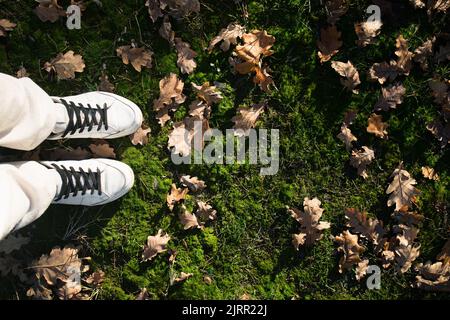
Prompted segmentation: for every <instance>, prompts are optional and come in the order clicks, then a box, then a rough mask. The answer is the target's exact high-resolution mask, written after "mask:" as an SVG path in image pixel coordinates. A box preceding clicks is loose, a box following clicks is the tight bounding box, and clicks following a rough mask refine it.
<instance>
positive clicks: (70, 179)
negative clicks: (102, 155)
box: [51, 164, 102, 201]
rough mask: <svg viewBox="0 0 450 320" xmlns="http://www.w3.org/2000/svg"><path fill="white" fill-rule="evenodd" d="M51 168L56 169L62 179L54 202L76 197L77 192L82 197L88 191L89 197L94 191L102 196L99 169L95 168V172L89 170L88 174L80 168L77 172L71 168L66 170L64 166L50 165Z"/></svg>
mask: <svg viewBox="0 0 450 320" xmlns="http://www.w3.org/2000/svg"><path fill="white" fill-rule="evenodd" d="M51 166H52V167H53V168H55V169H56V171H57V172H58V173H59V175H60V176H61V179H62V186H61V190H60V192H59V194H58V196H57V197H56V199H55V201H59V200H61V199H62V198H64V199H67V198H69V196H70V195H72V196H74V197H76V196H77V195H78V192H81V195H83V196H84V195H85V194H86V192H87V191H88V190H91V195H93V194H94V193H95V191H97V192H98V194H99V195H102V183H101V172H100V169H98V168H97V171H96V172H93V171H92V170H91V169H89V170H88V172H86V171H84V170H83V169H82V168H79V169H78V171H77V170H75V169H74V168H73V167H70V168H69V169H67V168H66V167H64V166H59V165H57V164H52V165H51Z"/></svg>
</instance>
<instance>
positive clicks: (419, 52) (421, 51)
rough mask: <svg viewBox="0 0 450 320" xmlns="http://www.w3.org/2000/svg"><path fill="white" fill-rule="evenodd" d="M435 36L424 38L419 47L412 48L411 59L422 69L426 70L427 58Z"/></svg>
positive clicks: (431, 49) (430, 53)
mask: <svg viewBox="0 0 450 320" xmlns="http://www.w3.org/2000/svg"><path fill="white" fill-rule="evenodd" d="M435 41H436V37H432V38H431V39H428V40H426V41H425V42H424V43H422V45H421V46H420V47H418V48H417V49H416V50H414V57H413V60H414V61H415V62H417V63H419V64H420V67H421V68H422V70H424V71H426V70H428V58H429V57H431V55H432V54H433V45H434V42H435Z"/></svg>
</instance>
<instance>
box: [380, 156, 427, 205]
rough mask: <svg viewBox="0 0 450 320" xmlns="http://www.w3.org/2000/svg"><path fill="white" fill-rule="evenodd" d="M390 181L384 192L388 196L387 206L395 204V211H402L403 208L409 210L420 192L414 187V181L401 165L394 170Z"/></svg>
mask: <svg viewBox="0 0 450 320" xmlns="http://www.w3.org/2000/svg"><path fill="white" fill-rule="evenodd" d="M391 179H392V182H391V184H390V185H389V187H388V188H387V190H386V194H390V196H389V199H388V201H387V206H388V207H390V206H392V205H394V204H395V210H396V211H399V210H401V209H403V210H404V208H405V206H406V207H408V208H410V207H411V206H412V205H413V203H414V202H415V201H416V197H417V196H418V195H419V194H420V191H419V190H417V189H416V188H415V187H414V185H415V184H416V183H417V182H416V180H415V179H413V178H412V177H411V175H410V174H409V172H408V171H406V170H403V168H402V164H400V166H399V167H398V168H397V169H395V170H394V172H393V173H392V175H391Z"/></svg>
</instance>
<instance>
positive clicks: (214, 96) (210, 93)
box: [192, 82, 223, 106]
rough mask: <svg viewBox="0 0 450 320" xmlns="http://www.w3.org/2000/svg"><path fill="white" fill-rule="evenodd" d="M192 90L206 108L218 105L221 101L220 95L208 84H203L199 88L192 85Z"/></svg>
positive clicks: (214, 87) (215, 88)
mask: <svg viewBox="0 0 450 320" xmlns="http://www.w3.org/2000/svg"><path fill="white" fill-rule="evenodd" d="M192 88H193V89H194V92H195V94H196V95H197V98H198V99H199V100H201V101H203V102H204V103H206V104H207V105H208V106H212V105H213V104H216V103H219V102H220V101H221V100H222V99H223V97H222V93H221V92H220V91H219V90H218V89H217V87H216V86H212V85H210V84H209V82H205V83H204V84H202V85H201V86H199V85H196V84H195V83H192Z"/></svg>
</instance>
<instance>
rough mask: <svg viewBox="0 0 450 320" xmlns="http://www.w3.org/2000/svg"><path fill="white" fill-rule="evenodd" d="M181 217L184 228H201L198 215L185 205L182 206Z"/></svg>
mask: <svg viewBox="0 0 450 320" xmlns="http://www.w3.org/2000/svg"><path fill="white" fill-rule="evenodd" d="M179 217H180V222H181V224H182V225H183V228H184V230H188V229H196V228H197V229H198V228H201V226H200V224H199V223H198V219H197V216H196V215H195V214H192V213H191V212H189V211H188V210H187V209H186V207H185V206H184V205H183V206H182V208H181V212H180V215H179Z"/></svg>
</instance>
